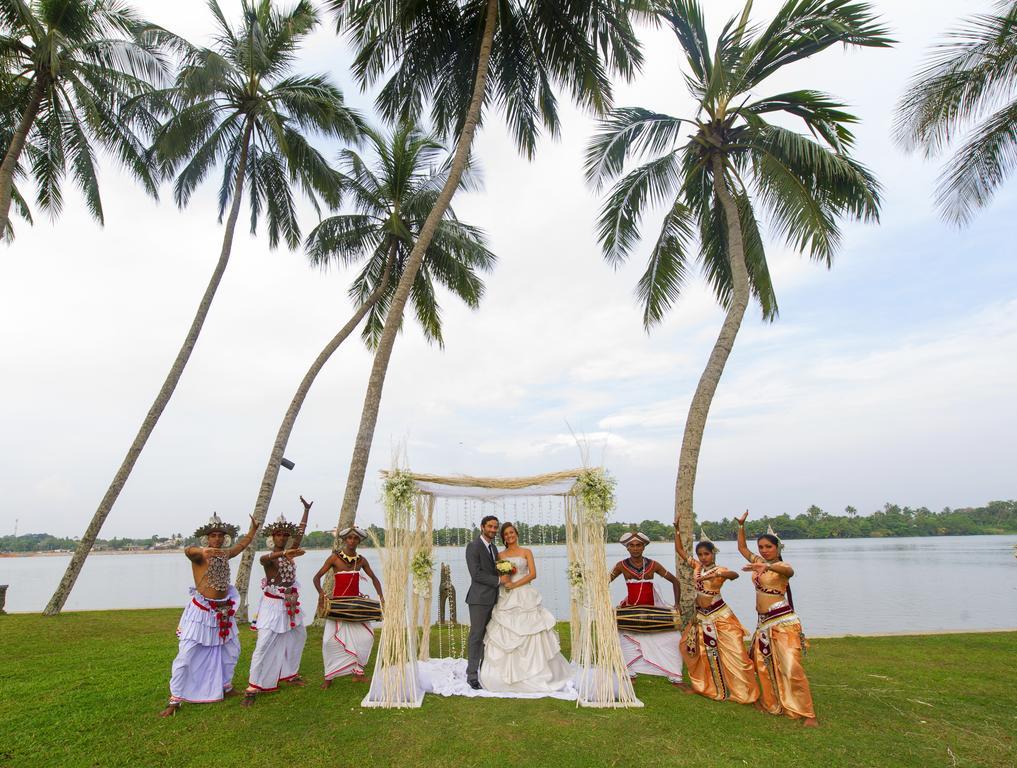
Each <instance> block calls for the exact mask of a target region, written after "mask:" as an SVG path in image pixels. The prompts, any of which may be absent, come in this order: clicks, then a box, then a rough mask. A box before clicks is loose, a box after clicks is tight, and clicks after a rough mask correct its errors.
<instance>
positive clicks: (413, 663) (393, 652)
mask: <svg viewBox="0 0 1017 768" xmlns="http://www.w3.org/2000/svg"><path fill="white" fill-rule="evenodd" d="M381 474H382V480H383V489H384V492H383V500H384V506H385V541H384V544H383V546H382V547H381V550H380V551H381V561H382V574H383V580H384V583H385V592H386V602H385V607H384V612H383V622H382V629H381V638H380V641H379V644H378V655H377V658H376V661H375V669H374V676H373V678H372V682H371V688H370V691H369V693H368V694H367V696H366V697H365V698H364V701H363V706H367V707H419V706H420V704H421V702H422V701H423V696H424V685H423V684H422V682H421V677H420V674H419V672H418V668H417V665H418V662H419V661H424V662H426V661H427V660H428V659H429V658H430V641H431V600H432V596H433V592H434V589H433V584H434V553H433V550H434V539H435V532H436V530H435V511H436V505H437V504H438V503H439V502H441V503H442V504H448V503H449V502H451V501H458V502H460V503H462V504H464V505H465V506H462V507H461V509H467V510H469V509H470V506H469V505H470V504H472V505H473V507H472V509H473V510H474V511H477V510H481V509H483V510H484V511H488V510H490V512H491V513H493V514H496V515H497V516H498V517H499V519H501V520H502V521H504V520H506V519H512V517H513V515H512V512H518V511H519V509H520V505H521V504H522V505H524V506H525V509H526V510H531V509H538V510H539V511H540V514H539V517H538V521H539V523H540V524H538V525H537V526H534V525H532V523H531V522H530V521H529V520H526V521H524V522H522V525H523V527H524V529H525V530H531V531H538V530H539V531H540V534H539V535H540V536H541V537H544V536H546V532H547V531H548V530H550V529H552V526H551V523H555V525H554V526H553V530H558V529H559V527H560V526H561V525H563V526H564V534H565V535H564V539H565V541H564V544H565V545H566V550H567V556H568V568H567V581H568V584H569V599H570V608H571V610H570V621H569V627H570V641H571V661H572V664H573V667H574V668H575V670H576V678H575V687H576V693H577V694H578V696H577V702H578V704H579V706H585V707H641V706H642V702H640V701H639V699H637V698H636V695H635V691H634V690H633V688H632V681H631V679H630V678H629V676H628V671H627V669H626V666H625V661H624V659H623V656H622V651H621V644H620V642H619V638H618V629H617V624H616V622H615V614H614V608H613V606H612V602H611V597H610V591H609V583H608V571H607V568H606V558H605V534H604V529H605V523H606V519H607V516H608V514H609V513H610V512H611V511H612V510H613V508H614V481H613V480H612V479H611V477H610V476H609V475H608V474H607V473H606V472H605V471H604V470H603V469H602V468H584V469H571V470H565V471H561V472H552V473H548V474H543V475H536V476H533V477H512V478H490V477H469V476H462V475H457V476H450V477H443V476H439V475H426V474H417V473H414V472H410V471H409V470H406V469H394V470H391V471H383V472H382V473H381ZM533 500H537V501H536V506H535V507H532V506H531V504H532V503H534V502H533ZM499 511H500V514H499ZM506 513H508V514H506ZM526 516H527V515H526V514H524V517H526ZM439 522H440V521H439ZM463 522H465V520H464V521H463ZM513 522H516V523H517V525H519V524H520V520H518V519H517V520H513ZM477 523H479V519H477V520H469V522H468V525H459V526H457V527H456V531H457V539H458V541H456V542H455V543H458V544H465V543H466V542H465V541H464V540H463V536H464V534H463V530H464V528H465V529H466V533H465V535H466V536H472V535H473V533H474V526H475V525H476V524H477ZM445 526H446V528H445V533H446V534H447V532H448V519H447V515H446V519H445ZM439 538H440V531H439ZM523 538H524V541H523V543H526V544H532V543H534V542H533V541H532V540H530V541H527V540H526V539H525V537H523ZM444 543H445V544H451V543H453V542H451V541H449V540H448V539H447V538H446V540H445V542H444ZM554 543H560V542H557V541H555V542H554ZM451 631H452V630H449V632H450V634H449V635H448V637H449V643H448V645H449V648H450V653H453V654H454V652H455V642H454V635H452V634H451ZM441 632H442V630H441V628H439V630H438V636H439V638H441V637H442V634H441ZM460 632H462V628H461V627H460ZM459 638H460V642H459V652H463V650H464V644H463V642H462V634H460V635H459ZM439 652H440V653H441V652H443V649H442V647H441V642H440V641H439Z"/></svg>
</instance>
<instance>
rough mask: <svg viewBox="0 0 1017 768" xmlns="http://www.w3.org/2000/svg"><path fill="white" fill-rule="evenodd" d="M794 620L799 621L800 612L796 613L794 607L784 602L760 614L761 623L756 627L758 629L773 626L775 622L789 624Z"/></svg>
mask: <svg viewBox="0 0 1017 768" xmlns="http://www.w3.org/2000/svg"><path fill="white" fill-rule="evenodd" d="M792 621H798V614H796V613H795V609H794V608H792V607H791V606H790V605H788V604H787V603H784V604H783V605H778V606H777V607H775V608H772V609H770V610H769V611H767V612H766V613H761V614H759V625H758V626H757V627H756V629H757V631H758V630H762V629H767V628H769V627H772V626H774V625H775V624H787V623H790V622H792Z"/></svg>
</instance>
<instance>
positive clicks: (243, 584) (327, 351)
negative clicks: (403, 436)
mask: <svg viewBox="0 0 1017 768" xmlns="http://www.w3.org/2000/svg"><path fill="white" fill-rule="evenodd" d="M398 247H399V243H398V241H396V240H395V239H393V241H392V245H391V247H390V248H389V252H388V259H387V261H386V262H385V272H384V273H383V274H382V276H381V282H380V283H378V286H377V287H376V288H375V289H374V290H373V291H372V292H371V295H370V296H368V297H367V300H366V301H364V303H363V304H361V305H360V307H359V308H358V309H357V311H356V312H354V313H353V317H351V318H350V319H349V322H347V323H346V325H344V326H343V327H342V329H341V330H340V331H339V333H337V334H336V335H335V336H334V337H333V338H332V340H331V341H330V342H329V343H328V344H326V345H325V348H324V349H322V350H321V353H320V354H319V355H318V357H317V358H316V359H315V361H314V363H312V364H311V367H310V369H308V371H307V373H305V374H304V378H303V380H302V381H301V382H300V386H299V387H297V391H296V394H294V395H293V400H292V401H290V407H289V408H287V409H286V415H285V416H283V420H282V424H280V425H279V432H278V433H277V434H276V436H275V444H274V445H273V446H272V453H271V455H270V456H269V458H268V466H267V467H265V474H264V475H263V476H262V478H261V490H259V491H258V500H257V501H256V502H255V504H254V519H255V520H256V521H257V523H258V525H261V524H262V523H263V522H265V517H266V516H267V515H268V507H269V505H270V504H271V503H272V494H273V493H274V492H275V481H276V479H277V478H278V477H279V463H280V461H282V457H283V454H284V453H285V451H286V444H287V443H288V442H289V440H290V433H292V432H293V425H294V424H295V423H296V421H297V415H298V414H299V413H300V409H301V407H303V405H304V400H305V398H306V397H307V393H308V392H309V391H310V389H311V385H312V384H314V380H315V379H316V378H317V377H318V374H319V373H320V372H321V369H322V368H323V367H324V366H325V363H327V362H328V360H329V358H330V357H332V354H333V353H334V352H335V351H336V350H337V349H339V345H340V344H342V343H343V342H344V341H345V340H346V337H347V336H349V335H350V334H351V333H353V331H354V329H355V328H356V327H357V326H358V325H360V321H361V320H363V319H364V317H365V316H366V315H367V313H368V312H369V311H370V309H371V307H373V306H374V305H375V304H377V303H378V300H379V299H380V298H381V297H382V294H384V293H385V291H386V289H387V288H388V283H389V279H390V278H391V275H392V267H393V266H394V264H395V257H396V251H397V250H398ZM253 563H254V547H248V548H247V549H245V550H244V554H243V555H242V556H241V558H240V567H239V568H237V592H239V593H240V606H239V607H238V608H237V621H240V622H245V621H247V588H248V586H249V584H250V581H251V567H252V565H253Z"/></svg>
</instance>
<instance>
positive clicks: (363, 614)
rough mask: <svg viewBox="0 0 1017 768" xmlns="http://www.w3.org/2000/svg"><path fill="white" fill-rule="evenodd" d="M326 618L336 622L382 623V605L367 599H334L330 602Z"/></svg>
mask: <svg viewBox="0 0 1017 768" xmlns="http://www.w3.org/2000/svg"><path fill="white" fill-rule="evenodd" d="M325 618H326V619H335V620H336V621H360V622H363V621H381V603H379V602H378V601H377V600H371V599H370V598H367V597H334V598H332V599H331V600H329V601H328V610H327V611H325Z"/></svg>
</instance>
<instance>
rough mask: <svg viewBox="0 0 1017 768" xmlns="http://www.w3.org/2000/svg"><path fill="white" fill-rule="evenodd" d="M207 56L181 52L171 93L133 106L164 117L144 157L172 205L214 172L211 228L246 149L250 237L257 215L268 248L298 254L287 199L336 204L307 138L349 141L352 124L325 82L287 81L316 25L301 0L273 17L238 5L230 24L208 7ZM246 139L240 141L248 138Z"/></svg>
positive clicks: (358, 123)
mask: <svg viewBox="0 0 1017 768" xmlns="http://www.w3.org/2000/svg"><path fill="white" fill-rule="evenodd" d="M209 8H210V9H211V11H212V15H213V16H214V18H215V22H216V27H217V28H216V32H215V36H214V44H213V46H212V47H211V48H191V47H188V49H187V50H186V52H185V54H184V57H183V63H182V64H181V67H180V71H179V73H178V75H177V78H176V81H175V82H174V84H173V85H172V87H170V88H167V89H164V90H161V91H158V92H156V93H154V94H152V95H150V96H149V97H147V98H146V99H144V100H141V103H143V104H146V105H149V106H150V107H151V108H152V109H153V110H156V111H158V112H160V113H161V114H164V115H166V116H167V117H168V120H167V122H166V124H165V125H164V126H162V127H161V128H160V129H159V131H158V133H157V135H156V137H155V142H154V144H153V148H152V151H151V154H152V156H153V157H154V158H155V159H156V160H157V162H158V164H159V168H160V171H161V172H162V174H163V175H165V176H176V182H175V183H174V187H173V194H174V199H175V200H176V202H177V204H178V205H179V206H181V207H183V206H185V205H187V203H188V201H189V200H190V198H191V195H192V194H193V192H194V190H195V188H196V187H197V186H198V184H200V183H201V182H202V181H203V180H204V179H205V178H206V177H207V176H208V175H209V174H211V173H213V172H214V171H216V170H217V169H219V170H220V171H221V173H222V177H221V181H220V185H219V219H220V221H221V220H222V219H223V218H224V217H225V214H226V211H227V210H228V209H229V207H230V204H231V203H232V201H233V195H234V191H235V188H236V182H237V178H236V177H237V168H238V164H239V162H240V159H241V156H242V154H243V149H244V147H245V144H246V146H247V147H248V154H247V161H246V167H245V169H244V173H243V177H244V178H243V187H244V191H245V192H246V194H247V197H248V201H249V205H250V218H251V233H252V234H254V233H255V232H256V231H257V226H258V222H259V220H260V219H261V217H262V215H264V216H265V218H266V220H267V224H268V241H269V244H270V245H271V246H272V247H275V246H276V245H277V244H278V243H279V241H280V240H282V241H283V242H284V243H285V244H286V245H287V246H289V247H290V248H297V247H298V246H299V245H300V241H301V235H300V226H299V223H298V222H297V216H296V192H297V191H298V190H299V191H300V192H302V193H303V194H304V195H305V196H306V197H307V198H308V199H309V200H310V202H311V204H312V205H313V206H314V207H315V210H318V209H319V201H321V202H324V203H325V204H326V205H327V206H328V207H335V206H337V205H338V204H339V200H340V195H339V191H340V188H341V185H340V181H339V177H338V175H337V174H336V172H335V171H334V170H332V168H330V167H329V165H328V163H327V162H326V160H325V158H324V157H323V156H322V155H321V153H320V152H319V151H318V150H317V149H315V148H314V147H313V146H311V144H310V142H309V138H308V136H309V135H313V134H316V135H318V136H321V137H323V138H326V139H342V140H346V141H356V140H358V139H359V138H360V135H361V133H362V131H363V123H362V120H361V117H360V115H359V114H358V113H357V112H356V111H354V110H352V109H350V108H349V107H347V106H346V104H345V102H344V101H343V97H342V93H340V91H339V89H338V88H337V87H336V86H335V85H333V84H332V82H331V80H330V79H329V78H328V76H326V75H295V74H293V73H292V72H291V70H292V66H293V64H294V61H295V59H296V53H297V50H298V49H299V47H300V45H301V44H302V43H303V42H304V41H305V40H306V38H307V36H308V35H309V34H310V33H311V32H312V31H313V30H314V29H315V27H317V25H318V14H317V11H315V9H314V6H313V5H312V4H311V3H310V2H308V1H307V0H299V2H297V3H295V4H293V5H292V6H290V7H289V8H287V9H285V10H280V9H278V8H277V7H276V4H275V3H272V2H271V1H270V0H243V2H242V3H241V11H242V16H241V23H240V25H239V26H238V27H237V28H235V29H234V28H233V27H231V26H230V25H229V22H228V21H227V19H226V16H225V14H224V13H223V11H222V9H221V8H220V6H219V3H218V2H217V0H210V2H209ZM248 137H249V138H248Z"/></svg>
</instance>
